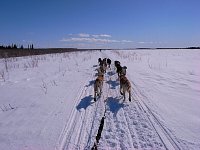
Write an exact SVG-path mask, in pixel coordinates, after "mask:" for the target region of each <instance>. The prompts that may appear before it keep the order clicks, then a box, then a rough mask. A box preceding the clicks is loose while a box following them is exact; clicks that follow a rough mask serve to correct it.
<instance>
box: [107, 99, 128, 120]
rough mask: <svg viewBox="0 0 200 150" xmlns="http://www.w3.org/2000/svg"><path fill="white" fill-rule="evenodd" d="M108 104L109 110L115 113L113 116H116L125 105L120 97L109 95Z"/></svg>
mask: <svg viewBox="0 0 200 150" xmlns="http://www.w3.org/2000/svg"><path fill="white" fill-rule="evenodd" d="M107 106H108V109H109V111H111V112H112V113H113V116H114V117H115V116H116V115H117V113H118V111H119V110H120V109H121V108H123V107H124V106H125V105H124V103H123V101H122V100H121V99H120V98H119V97H115V98H113V97H108V100H107Z"/></svg>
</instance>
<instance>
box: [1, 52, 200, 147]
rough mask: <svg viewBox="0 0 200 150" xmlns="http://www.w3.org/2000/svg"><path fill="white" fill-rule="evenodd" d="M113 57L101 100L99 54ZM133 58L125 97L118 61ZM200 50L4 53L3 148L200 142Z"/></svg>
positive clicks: (197, 144)
mask: <svg viewBox="0 0 200 150" xmlns="http://www.w3.org/2000/svg"><path fill="white" fill-rule="evenodd" d="M99 57H100V58H104V57H106V58H110V59H111V60H112V64H111V69H107V73H106V74H105V79H104V80H105V81H104V86H103V93H102V95H101V97H99V99H98V100H97V102H94V101H93V95H94V94H93V93H94V91H93V84H94V80H95V78H96V73H97V71H96V69H97V67H98V58H99ZM115 60H119V61H120V62H121V65H122V66H127V78H128V79H129V80H130V81H131V85H132V101H131V102H129V101H128V98H127V100H126V101H125V102H124V101H123V98H122V96H121V95H120V93H119V80H118V76H117V74H116V72H115V67H114V65H113V61H115ZM199 65H200V51H199V50H169V49H168V50H106V51H101V52H100V51H83V52H69V53H63V54H48V55H40V56H27V57H19V58H8V59H0V149H4V150H9V149H12V150H21V149H23V150H26V149H27V150H32V149H33V150H35V149H37V150H51V149H58V150H60V149H91V148H92V147H93V145H94V143H95V141H96V135H97V133H98V130H99V126H100V121H101V119H102V117H103V116H104V113H105V119H104V126H103V130H102V133H101V138H100V140H99V144H98V145H97V147H98V149H159V150H160V149H184V150H187V149H193V150H196V149H200V134H199V133H200V109H199V106H200V101H199V97H200V70H199V69H198V67H199Z"/></svg>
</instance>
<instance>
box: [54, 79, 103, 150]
mask: <svg viewBox="0 0 200 150" xmlns="http://www.w3.org/2000/svg"><path fill="white" fill-rule="evenodd" d="M92 78H93V77H91V78H88V80H89V79H92ZM82 85H84V83H83V84H82ZM92 87H93V86H91V87H87V86H84V87H82V88H80V89H79V94H78V96H77V97H76V98H75V101H74V103H73V105H72V110H71V113H70V116H69V119H68V120H67V122H66V124H65V126H64V128H63V130H62V132H61V134H60V137H59V140H58V142H57V145H56V147H55V149H56V150H65V149H68V148H73V149H75V148H76V149H80V147H81V146H83V145H82V144H81V140H82V139H81V137H85V134H86V133H85V132H84V130H83V129H85V128H86V124H87V121H90V120H89V118H88V116H89V117H90V115H91V114H92V112H91V111H93V110H96V109H97V108H98V107H97V106H98V104H99V103H97V104H95V108H94V109H92V108H91V109H89V110H88V111H86V110H85V111H83V112H82V111H80V112H79V111H78V110H77V108H76V107H77V105H78V104H79V102H80V100H81V99H82V98H84V97H86V96H88V95H90V94H91V92H92V91H93V88H92ZM95 115H96V113H95V114H94V116H93V117H92V118H95ZM80 122H81V123H80ZM93 123H94V121H93ZM74 132H76V137H75V136H74V134H73V133H74ZM90 134H92V132H90ZM88 136H89V137H90V138H91V135H88ZM71 141H73V142H71ZM79 146H80V147H79ZM81 148H82V147H81Z"/></svg>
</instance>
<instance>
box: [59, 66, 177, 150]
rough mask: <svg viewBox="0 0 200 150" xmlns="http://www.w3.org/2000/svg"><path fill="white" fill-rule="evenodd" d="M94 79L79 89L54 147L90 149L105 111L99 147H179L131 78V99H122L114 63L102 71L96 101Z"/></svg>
mask: <svg viewBox="0 0 200 150" xmlns="http://www.w3.org/2000/svg"><path fill="white" fill-rule="evenodd" d="M94 79H95V78H94V77H93V80H94ZM93 80H91V81H88V82H90V83H91V84H90V85H89V86H84V85H83V88H82V89H81V90H80V91H79V93H78V95H77V98H76V99H75V102H74V106H73V108H72V111H71V113H70V117H69V119H68V122H67V124H66V126H65V128H64V129H63V131H62V133H61V136H60V139H59V142H58V144H57V147H56V149H64V150H67V149H91V148H92V146H93V145H94V142H95V139H96V135H97V132H98V128H99V126H100V120H101V118H102V117H103V115H104V112H106V113H105V123H104V127H103V131H102V135H101V139H100V143H99V144H98V149H159V150H160V149H180V147H179V146H178V145H177V141H176V139H174V138H173V137H172V136H171V135H170V133H169V132H168V131H166V129H165V128H164V126H163V125H162V123H161V122H160V121H159V120H158V119H157V118H156V117H155V116H154V114H153V112H152V111H151V109H150V108H149V107H148V106H147V105H146V104H145V103H144V102H143V99H144V98H145V97H143V96H142V95H141V93H140V90H139V89H138V87H137V86H136V85H135V84H134V83H133V81H131V82H132V85H133V87H136V88H132V102H128V101H125V102H124V101H123V98H122V96H121V95H120V93H119V81H118V76H117V74H116V73H115V70H114V66H113V65H112V66H111V69H108V70H107V73H106V74H105V81H104V86H103V94H102V96H101V97H100V98H99V99H98V100H97V102H94V101H93ZM105 109H106V110H105Z"/></svg>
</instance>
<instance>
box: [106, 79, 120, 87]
mask: <svg viewBox="0 0 200 150" xmlns="http://www.w3.org/2000/svg"><path fill="white" fill-rule="evenodd" d="M106 83H108V84H109V85H110V86H111V87H110V88H111V89H116V87H117V86H119V81H112V80H109V81H107V82H106Z"/></svg>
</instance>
